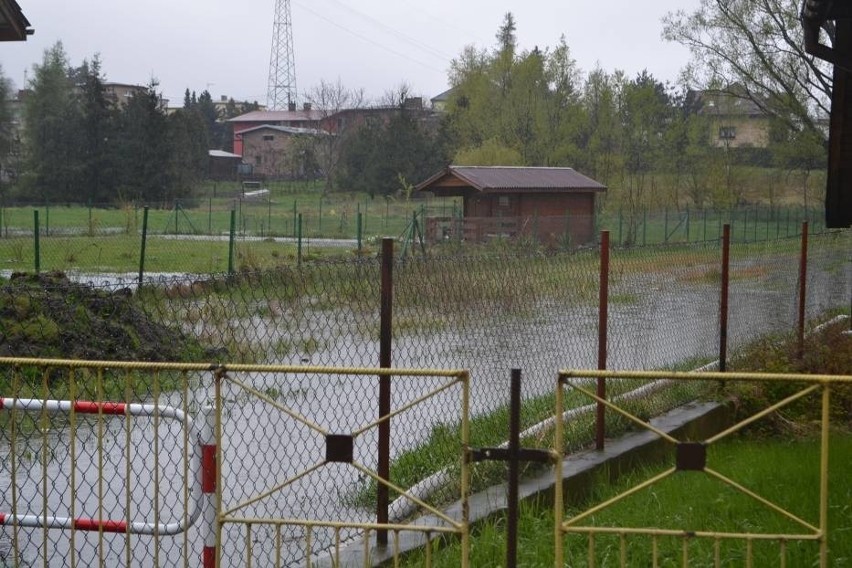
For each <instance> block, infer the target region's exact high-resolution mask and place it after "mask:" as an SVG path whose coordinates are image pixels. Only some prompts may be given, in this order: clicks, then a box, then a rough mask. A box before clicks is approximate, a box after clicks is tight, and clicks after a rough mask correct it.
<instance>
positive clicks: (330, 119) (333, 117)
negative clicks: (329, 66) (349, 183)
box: [306, 78, 365, 191]
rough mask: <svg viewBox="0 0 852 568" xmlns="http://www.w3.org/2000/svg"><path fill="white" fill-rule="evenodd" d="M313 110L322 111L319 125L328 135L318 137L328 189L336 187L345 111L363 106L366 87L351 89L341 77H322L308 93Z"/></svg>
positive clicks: (318, 146)
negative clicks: (329, 79) (341, 80)
mask: <svg viewBox="0 0 852 568" xmlns="http://www.w3.org/2000/svg"><path fill="white" fill-rule="evenodd" d="M306 98H307V100H308V102H309V103H310V104H311V107H312V108H313V110H315V111H317V112H319V113H320V115H321V117H320V124H321V125H322V127H323V129H325V130H326V131H327V132H328V133H329V136H322V137H317V138H316V143H317V151H316V157H317V162H318V163H319V166H320V168H321V169H322V171H323V175H324V176H325V190H326V191H329V190H331V189H333V188H334V178H335V174H336V173H337V168H338V165H339V163H340V155H341V147H342V145H343V140H344V138H345V134H346V127H347V117H346V116H345V113H344V112H343V111H347V110H352V109H359V108H362V107H363V106H364V98H365V97H364V90H363V89H348V88H346V87H345V86H344V85H343V83H341V82H340V79H339V78H338V79H337V81H336V82H334V83H332V82H330V81H325V80H322V81H320V84H319V85H317V86H315V87H314V88H312V89H311V90H310V91H309V92H308V94H307V95H306Z"/></svg>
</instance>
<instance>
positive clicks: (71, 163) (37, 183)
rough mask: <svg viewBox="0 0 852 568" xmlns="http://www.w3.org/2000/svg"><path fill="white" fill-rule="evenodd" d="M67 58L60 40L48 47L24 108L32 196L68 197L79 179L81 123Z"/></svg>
mask: <svg viewBox="0 0 852 568" xmlns="http://www.w3.org/2000/svg"><path fill="white" fill-rule="evenodd" d="M67 70H68V58H67V56H66V54H65V49H64V48H63V46H62V43H61V42H57V43H56V44H54V45H53V46H52V47H51V48H49V49H47V50H45V52H44V57H43V59H42V63H41V65H35V66H34V69H33V71H34V73H33V79H32V80H31V81H30V84H29V87H30V89H31V91H32V92H31V93H30V95H29V96H28V97H27V102H26V107H25V117H26V118H25V121H26V127H25V131H24V140H25V155H26V169H27V174H26V178H25V186H26V188H27V189H28V190H29V191H30V195H29V196H30V197H32V198H36V199H41V200H60V199H62V200H67V199H69V198H70V197H71V196H72V193H71V188H72V185H73V181H74V180H75V179H76V178H77V175H78V173H79V169H80V163H79V161H78V160H77V155H78V149H79V141H78V137H77V131H76V126H77V125H79V124H80V119H79V114H78V107H77V105H76V104H75V97H74V85H73V84H72V82H71V80H70V78H69V76H68V73H67Z"/></svg>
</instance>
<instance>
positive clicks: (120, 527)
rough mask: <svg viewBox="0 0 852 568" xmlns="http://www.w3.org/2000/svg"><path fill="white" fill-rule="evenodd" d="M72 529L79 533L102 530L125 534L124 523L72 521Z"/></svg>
mask: <svg viewBox="0 0 852 568" xmlns="http://www.w3.org/2000/svg"><path fill="white" fill-rule="evenodd" d="M74 528H75V529H77V530H81V531H96V530H103V531H104V532H108V533H126V532H127V523H126V522H124V521H98V520H97V519H74Z"/></svg>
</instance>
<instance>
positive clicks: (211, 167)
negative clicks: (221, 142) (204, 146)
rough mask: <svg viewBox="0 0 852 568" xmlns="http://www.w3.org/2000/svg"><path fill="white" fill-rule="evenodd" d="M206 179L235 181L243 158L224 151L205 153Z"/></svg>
mask: <svg viewBox="0 0 852 568" xmlns="http://www.w3.org/2000/svg"><path fill="white" fill-rule="evenodd" d="M207 157H208V161H207V164H208V167H207V177H208V179H215V180H233V179H237V176H238V173H239V168H240V164H242V163H243V157H242V156H240V155H239V154H232V153H231V152H225V151H224V150H209V151H208V152H207Z"/></svg>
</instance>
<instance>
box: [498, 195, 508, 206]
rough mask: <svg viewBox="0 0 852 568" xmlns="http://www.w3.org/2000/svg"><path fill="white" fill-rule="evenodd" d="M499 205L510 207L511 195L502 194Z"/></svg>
mask: <svg viewBox="0 0 852 568" xmlns="http://www.w3.org/2000/svg"><path fill="white" fill-rule="evenodd" d="M497 205H499V206H500V207H508V206H509V196H508V195H501V196H500V198H499V199H498V200H497Z"/></svg>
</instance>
